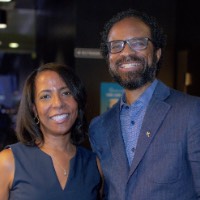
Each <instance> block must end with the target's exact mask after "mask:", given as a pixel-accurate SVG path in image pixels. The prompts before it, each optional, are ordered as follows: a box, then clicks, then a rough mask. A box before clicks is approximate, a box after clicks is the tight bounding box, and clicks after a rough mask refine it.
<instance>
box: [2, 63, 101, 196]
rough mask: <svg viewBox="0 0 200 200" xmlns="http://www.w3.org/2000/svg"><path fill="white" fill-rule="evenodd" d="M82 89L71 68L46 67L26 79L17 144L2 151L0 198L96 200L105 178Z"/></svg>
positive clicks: (54, 65)
mask: <svg viewBox="0 0 200 200" xmlns="http://www.w3.org/2000/svg"><path fill="white" fill-rule="evenodd" d="M85 103H86V95H85V90H84V87H83V85H82V83H81V81H80V80H79V78H78V77H77V76H76V75H75V74H74V73H73V71H72V69H70V68H69V67H66V66H64V65H60V64H55V63H48V64H45V65H43V66H41V67H40V68H38V69H37V70H35V71H33V72H32V73H31V74H30V75H29V77H28V78H27V80H26V82H25V85H24V89H23V93H22V98H21V102H20V106H19V110H18V116H17V128H16V132H17V136H18V139H19V141H20V142H19V143H17V144H14V145H10V146H9V148H7V149H5V150H3V151H2V152H1V153H0V177H1V178H0V199H1V200H8V199H9V200H18V199H19V200H36V199H38V200H39V199H41V200H45V199H48V200H55V199H59V200H65V199H73V200H76V199H81V200H84V199H85V200H90V199H91V200H93V199H98V198H99V189H100V186H101V175H100V173H99V171H100V170H99V165H98V164H97V163H98V161H97V160H96V156H95V155H94V154H93V153H92V152H91V151H89V150H87V149H85V148H83V147H81V146H79V145H80V144H81V142H83V140H84V139H85V137H86V131H87V125H86V120H85V116H84V109H85Z"/></svg>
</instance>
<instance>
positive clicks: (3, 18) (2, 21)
mask: <svg viewBox="0 0 200 200" xmlns="http://www.w3.org/2000/svg"><path fill="white" fill-rule="evenodd" d="M6 27H7V13H6V11H5V10H3V9H0V28H6Z"/></svg>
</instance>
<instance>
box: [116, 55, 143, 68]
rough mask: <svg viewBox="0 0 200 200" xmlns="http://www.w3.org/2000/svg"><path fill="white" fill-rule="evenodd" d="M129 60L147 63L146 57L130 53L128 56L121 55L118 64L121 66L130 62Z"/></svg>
mask: <svg viewBox="0 0 200 200" xmlns="http://www.w3.org/2000/svg"><path fill="white" fill-rule="evenodd" d="M129 62H141V63H142V64H144V63H145V60H144V58H142V57H139V56H136V55H128V56H121V57H120V58H119V59H118V60H117V61H116V63H115V64H116V65H117V66H120V65H122V64H123V63H129Z"/></svg>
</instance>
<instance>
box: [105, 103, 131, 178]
mask: <svg viewBox="0 0 200 200" xmlns="http://www.w3.org/2000/svg"><path fill="white" fill-rule="evenodd" d="M119 107H120V106H119V103H117V104H116V105H115V106H114V107H113V111H112V112H111V115H110V116H109V117H110V118H109V119H108V121H109V122H113V124H110V126H109V130H107V131H108V133H109V134H108V135H109V145H110V150H111V153H112V157H113V160H114V168H115V169H116V171H117V172H119V171H118V168H119V170H120V169H126V170H123V171H121V170H120V174H121V175H122V174H123V175H124V176H123V177H127V176H128V171H129V165H128V160H127V157H126V151H125V147H124V141H123V138H122V133H121V127H120V117H119V116H120V113H119V112H120V110H119ZM113 170H114V169H113Z"/></svg>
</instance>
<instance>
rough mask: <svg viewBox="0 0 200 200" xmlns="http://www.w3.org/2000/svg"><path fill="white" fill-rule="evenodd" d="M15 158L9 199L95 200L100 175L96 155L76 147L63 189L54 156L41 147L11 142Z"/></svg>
mask: <svg viewBox="0 0 200 200" xmlns="http://www.w3.org/2000/svg"><path fill="white" fill-rule="evenodd" d="M10 147H11V149H12V152H13V154H14V159H15V175H14V181H13V185H12V188H11V190H10V196H9V200H58V199H59V200H67V199H68V200H96V199H98V191H99V187H100V180H101V178H100V174H99V171H98V167H97V163H96V156H95V154H94V153H92V152H91V151H90V150H88V149H85V148H83V147H77V152H76V155H75V157H73V158H72V159H71V161H70V171H69V176H68V180H67V183H66V186H65V188H64V189H62V187H61V185H60V183H59V181H58V178H57V175H56V172H55V169H54V166H53V162H52V159H51V157H50V156H49V155H47V154H46V153H44V152H43V151H41V150H40V149H39V148H38V147H29V146H25V145H23V144H21V143H17V144H13V145H10Z"/></svg>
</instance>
